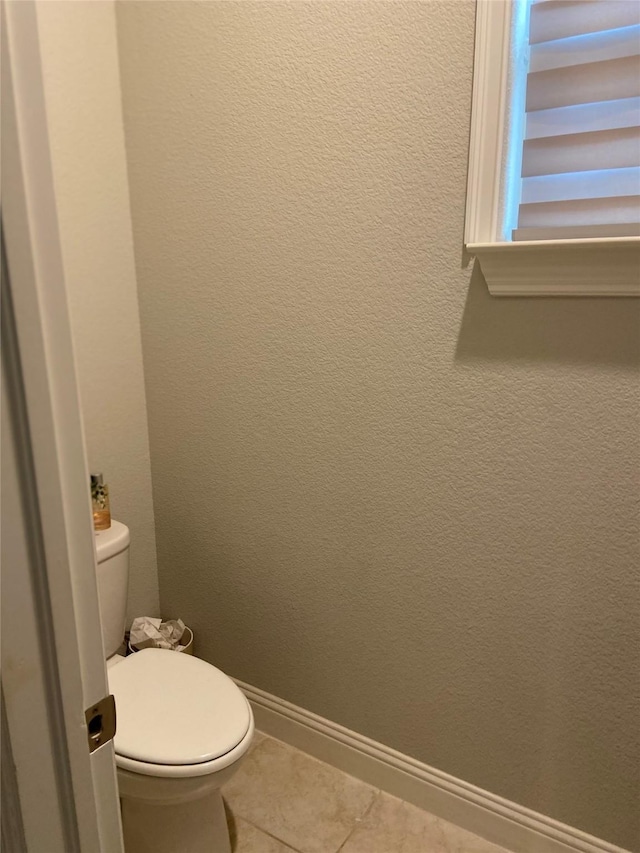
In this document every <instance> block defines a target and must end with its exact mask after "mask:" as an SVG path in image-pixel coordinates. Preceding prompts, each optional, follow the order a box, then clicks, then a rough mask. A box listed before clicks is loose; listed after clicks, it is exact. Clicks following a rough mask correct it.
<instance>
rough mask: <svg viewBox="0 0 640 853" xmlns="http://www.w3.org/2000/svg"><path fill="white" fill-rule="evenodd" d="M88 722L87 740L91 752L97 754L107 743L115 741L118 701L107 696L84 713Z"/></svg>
mask: <svg viewBox="0 0 640 853" xmlns="http://www.w3.org/2000/svg"><path fill="white" fill-rule="evenodd" d="M84 717H85V720H86V721H87V740H88V741H89V752H95V750H96V749H98V748H99V747H101V746H104V744H105V743H109V741H110V740H113V738H114V737H115V734H116V700H115V699H114V698H113V696H111V695H109V696H105V697H104V699H101V700H100V701H99V702H96V704H95V705H92V706H91V707H90V708H87V710H86V711H85V712H84Z"/></svg>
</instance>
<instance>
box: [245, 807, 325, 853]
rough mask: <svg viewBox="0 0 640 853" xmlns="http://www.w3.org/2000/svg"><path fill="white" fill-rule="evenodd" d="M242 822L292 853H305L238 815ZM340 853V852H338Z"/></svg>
mask: <svg viewBox="0 0 640 853" xmlns="http://www.w3.org/2000/svg"><path fill="white" fill-rule="evenodd" d="M238 817H239V818H240V820H243V821H244V822H245V823H248V824H249V826H252V827H253V828H254V829H257V830H258V832H261V833H262V834H263V835H267V836H268V837H269V838H273V840H274V841H277V842H278V844H283V845H284V846H285V847H288V848H289V850H291V851H292V853H303V851H302V850H299V849H298V848H297V847H292V846H291V844H289V843H288V842H287V841H284V840H283V839H282V838H278V836H277V835H274V834H273V833H272V832H269V830H268V829H264V828H263V827H262V826H258V824H257V823H254V822H253V821H252V820H247V818H246V817H242V815H238ZM337 853H339V851H337Z"/></svg>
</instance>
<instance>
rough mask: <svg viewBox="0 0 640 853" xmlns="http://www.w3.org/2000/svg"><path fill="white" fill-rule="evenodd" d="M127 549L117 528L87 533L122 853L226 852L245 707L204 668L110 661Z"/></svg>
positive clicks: (121, 624)
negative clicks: (229, 788)
mask: <svg viewBox="0 0 640 853" xmlns="http://www.w3.org/2000/svg"><path fill="white" fill-rule="evenodd" d="M129 542H130V537H129V529H128V528H127V527H126V526H125V525H124V524H121V523H120V522H118V521H113V522H112V523H111V527H110V528H109V529H108V530H103V531H100V532H98V533H96V548H97V552H98V594H99V597H100V615H101V619H102V634H103V639H104V647H105V654H106V657H107V667H108V676H109V690H110V692H111V693H113V695H114V697H115V701H116V736H115V740H114V747H115V753H116V765H117V769H118V786H119V789H120V798H121V804H122V824H123V831H124V841H125V849H126V851H127V853H147V851H149V853H151V851H153V853H231V844H230V841H229V832H228V829H227V822H226V817H225V811H224V805H223V802H222V796H221V794H220V788H221V786H222V785H223V784H224V783H225V782H227V781H228V780H229V779H230V778H231V776H232V775H233V774H234V773H235V771H236V770H237V768H238V765H239V764H240V762H241V760H242V758H243V756H244V755H246V753H247V750H248V749H249V746H250V745H251V740H252V737H253V731H254V723H253V714H252V712H251V706H250V705H249V703H248V701H247V700H246V698H245V696H244V694H243V693H242V692H241V691H240V689H239V688H238V687H237V686H236V685H235V684H234V683H233V681H232V680H231V679H230V678H229V677H228V676H226V675H225V674H224V673H223V672H221V671H220V670H219V669H216V667H214V666H211V664H208V663H206V661H203V660H199V659H198V658H194V657H191V656H190V655H185V654H180V653H178V652H172V651H167V650H164V649H144V650H143V651H140V652H137V653H136V654H134V655H129V656H128V657H122V656H121V655H118V654H116V652H117V650H118V649H119V648H120V647H121V646H122V643H123V640H124V629H125V613H126V603H127V583H128V577H129Z"/></svg>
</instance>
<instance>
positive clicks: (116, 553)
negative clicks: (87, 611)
mask: <svg viewBox="0 0 640 853" xmlns="http://www.w3.org/2000/svg"><path fill="white" fill-rule="evenodd" d="M95 537H96V552H97V555H98V599H99V601H100V621H101V623H102V640H103V643H104V652H105V656H106V657H107V658H110V657H111V655H114V654H115V653H116V652H117V651H118V649H119V648H120V646H121V645H122V641H123V640H124V629H125V619H126V614H127V587H128V584H129V542H130V536H129V528H128V527H127V526H126V525H125V524H121V523H120V522H119V521H112V522H111V527H109V529H108V530H97V531H96V533H95Z"/></svg>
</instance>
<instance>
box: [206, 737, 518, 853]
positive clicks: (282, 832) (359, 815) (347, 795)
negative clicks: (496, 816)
mask: <svg viewBox="0 0 640 853" xmlns="http://www.w3.org/2000/svg"><path fill="white" fill-rule="evenodd" d="M222 793H223V796H224V799H225V803H226V807H227V815H228V820H229V828H230V831H231V839H232V846H233V851H234V853H506V851H504V850H503V848H501V847H496V845H495V844H490V843H489V842H488V841H484V840H483V839H482V838H479V837H478V836H477V835H472V834H471V833H470V832H467V831H466V830H464V829H460V828H459V827H457V826H454V825H453V824H451V823H447V822H446V821H444V820H440V819H439V818H437V817H435V816H434V815H432V814H429V812H425V811H422V810H421V809H418V808H416V807H415V806H412V805H410V804H409V803H405V802H403V801H402V800H398V799H396V798H395V797H391V796H389V794H385V793H383V792H382V791H378V790H377V789H376V788H372V787H371V786H370V785H367V784H366V783H365V782H361V781H360V780H359V779H354V778H353V777H352V776H348V775H347V774H346V773H342V772H341V771H340V770H336V769H335V768H334V767H331V766H330V765H328V764H323V763H322V762H321V761H318V760H317V759H315V758H312V757H311V756H309V755H306V753H304V752H300V751H299V750H297V749H294V748H293V747H291V746H288V745H286V744H284V743H282V742H281V741H278V740H274V739H273V738H270V737H267V736H266V735H263V734H260V733H256V739H255V742H254V745H253V747H252V748H251V752H250V753H249V755H248V756H247V758H246V760H245V762H244V764H243V765H242V767H241V768H240V770H239V771H238V772H237V774H236V775H235V776H234V778H233V779H232V780H231V782H229V784H228V785H226V786H225V788H224V789H223V791H222Z"/></svg>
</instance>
